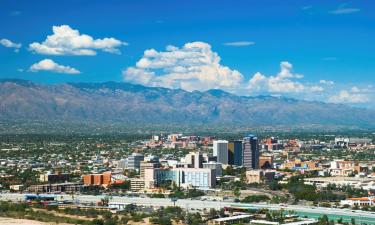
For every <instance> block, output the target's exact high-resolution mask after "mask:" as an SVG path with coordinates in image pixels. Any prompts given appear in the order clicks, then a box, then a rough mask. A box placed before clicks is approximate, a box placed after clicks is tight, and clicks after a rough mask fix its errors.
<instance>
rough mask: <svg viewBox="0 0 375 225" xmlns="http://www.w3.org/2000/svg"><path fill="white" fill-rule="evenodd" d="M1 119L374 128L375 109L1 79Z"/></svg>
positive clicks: (122, 85) (115, 84)
mask: <svg viewBox="0 0 375 225" xmlns="http://www.w3.org/2000/svg"><path fill="white" fill-rule="evenodd" d="M0 121H30V122H33V121H42V122H60V123H65V122H69V123H74V122H88V123H90V122H95V123H124V124H137V123H139V124H181V125H194V124H197V125H198V124H205V125H215V124H222V125H225V124H228V125H243V126H277V125H282V126H289V125H290V126H309V125H320V126H326V127H329V126H355V127H361V128H374V127H375V110H372V109H363V108H354V107H350V106H346V105H341V104H331V103H323V102H313V101H304V100H297V99H292V98H286V97H273V96H255V97H249V96H237V95H233V94H230V93H228V92H225V91H222V90H216V89H215V90H209V91H205V92H200V91H193V92H188V91H184V90H181V89H167V88H160V87H145V86H142V85H136V84H130V83H122V82H121V83H119V82H105V83H64V84H38V83H33V82H31V81H26V80H14V79H3V80H0Z"/></svg>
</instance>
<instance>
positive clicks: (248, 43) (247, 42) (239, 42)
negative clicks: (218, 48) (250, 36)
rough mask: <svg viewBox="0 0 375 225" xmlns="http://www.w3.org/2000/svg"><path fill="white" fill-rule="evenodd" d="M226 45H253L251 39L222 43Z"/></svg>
mask: <svg viewBox="0 0 375 225" xmlns="http://www.w3.org/2000/svg"><path fill="white" fill-rule="evenodd" d="M224 45H226V46H234V47H242V46H249V45H255V42H253V41H235V42H226V43H224Z"/></svg>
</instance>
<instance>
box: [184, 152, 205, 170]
mask: <svg viewBox="0 0 375 225" xmlns="http://www.w3.org/2000/svg"><path fill="white" fill-rule="evenodd" d="M185 163H187V164H188V165H189V167H190V168H202V166H203V155H202V153H201V152H189V154H187V155H186V156H185Z"/></svg>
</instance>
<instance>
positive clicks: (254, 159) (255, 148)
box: [242, 134, 259, 170]
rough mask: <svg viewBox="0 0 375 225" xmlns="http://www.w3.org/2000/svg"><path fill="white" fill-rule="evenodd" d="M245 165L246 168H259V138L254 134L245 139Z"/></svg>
mask: <svg viewBox="0 0 375 225" xmlns="http://www.w3.org/2000/svg"><path fill="white" fill-rule="evenodd" d="M242 149H243V166H244V167H245V168H246V170H251V169H258V168H259V143H258V138H257V137H255V136H254V135H252V134H249V135H248V136H246V137H244V139H243V148H242Z"/></svg>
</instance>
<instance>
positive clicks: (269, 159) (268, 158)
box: [259, 155, 273, 169]
mask: <svg viewBox="0 0 375 225" xmlns="http://www.w3.org/2000/svg"><path fill="white" fill-rule="evenodd" d="M272 165H273V156H272V155H261V156H259V168H262V169H270V168H272Z"/></svg>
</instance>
